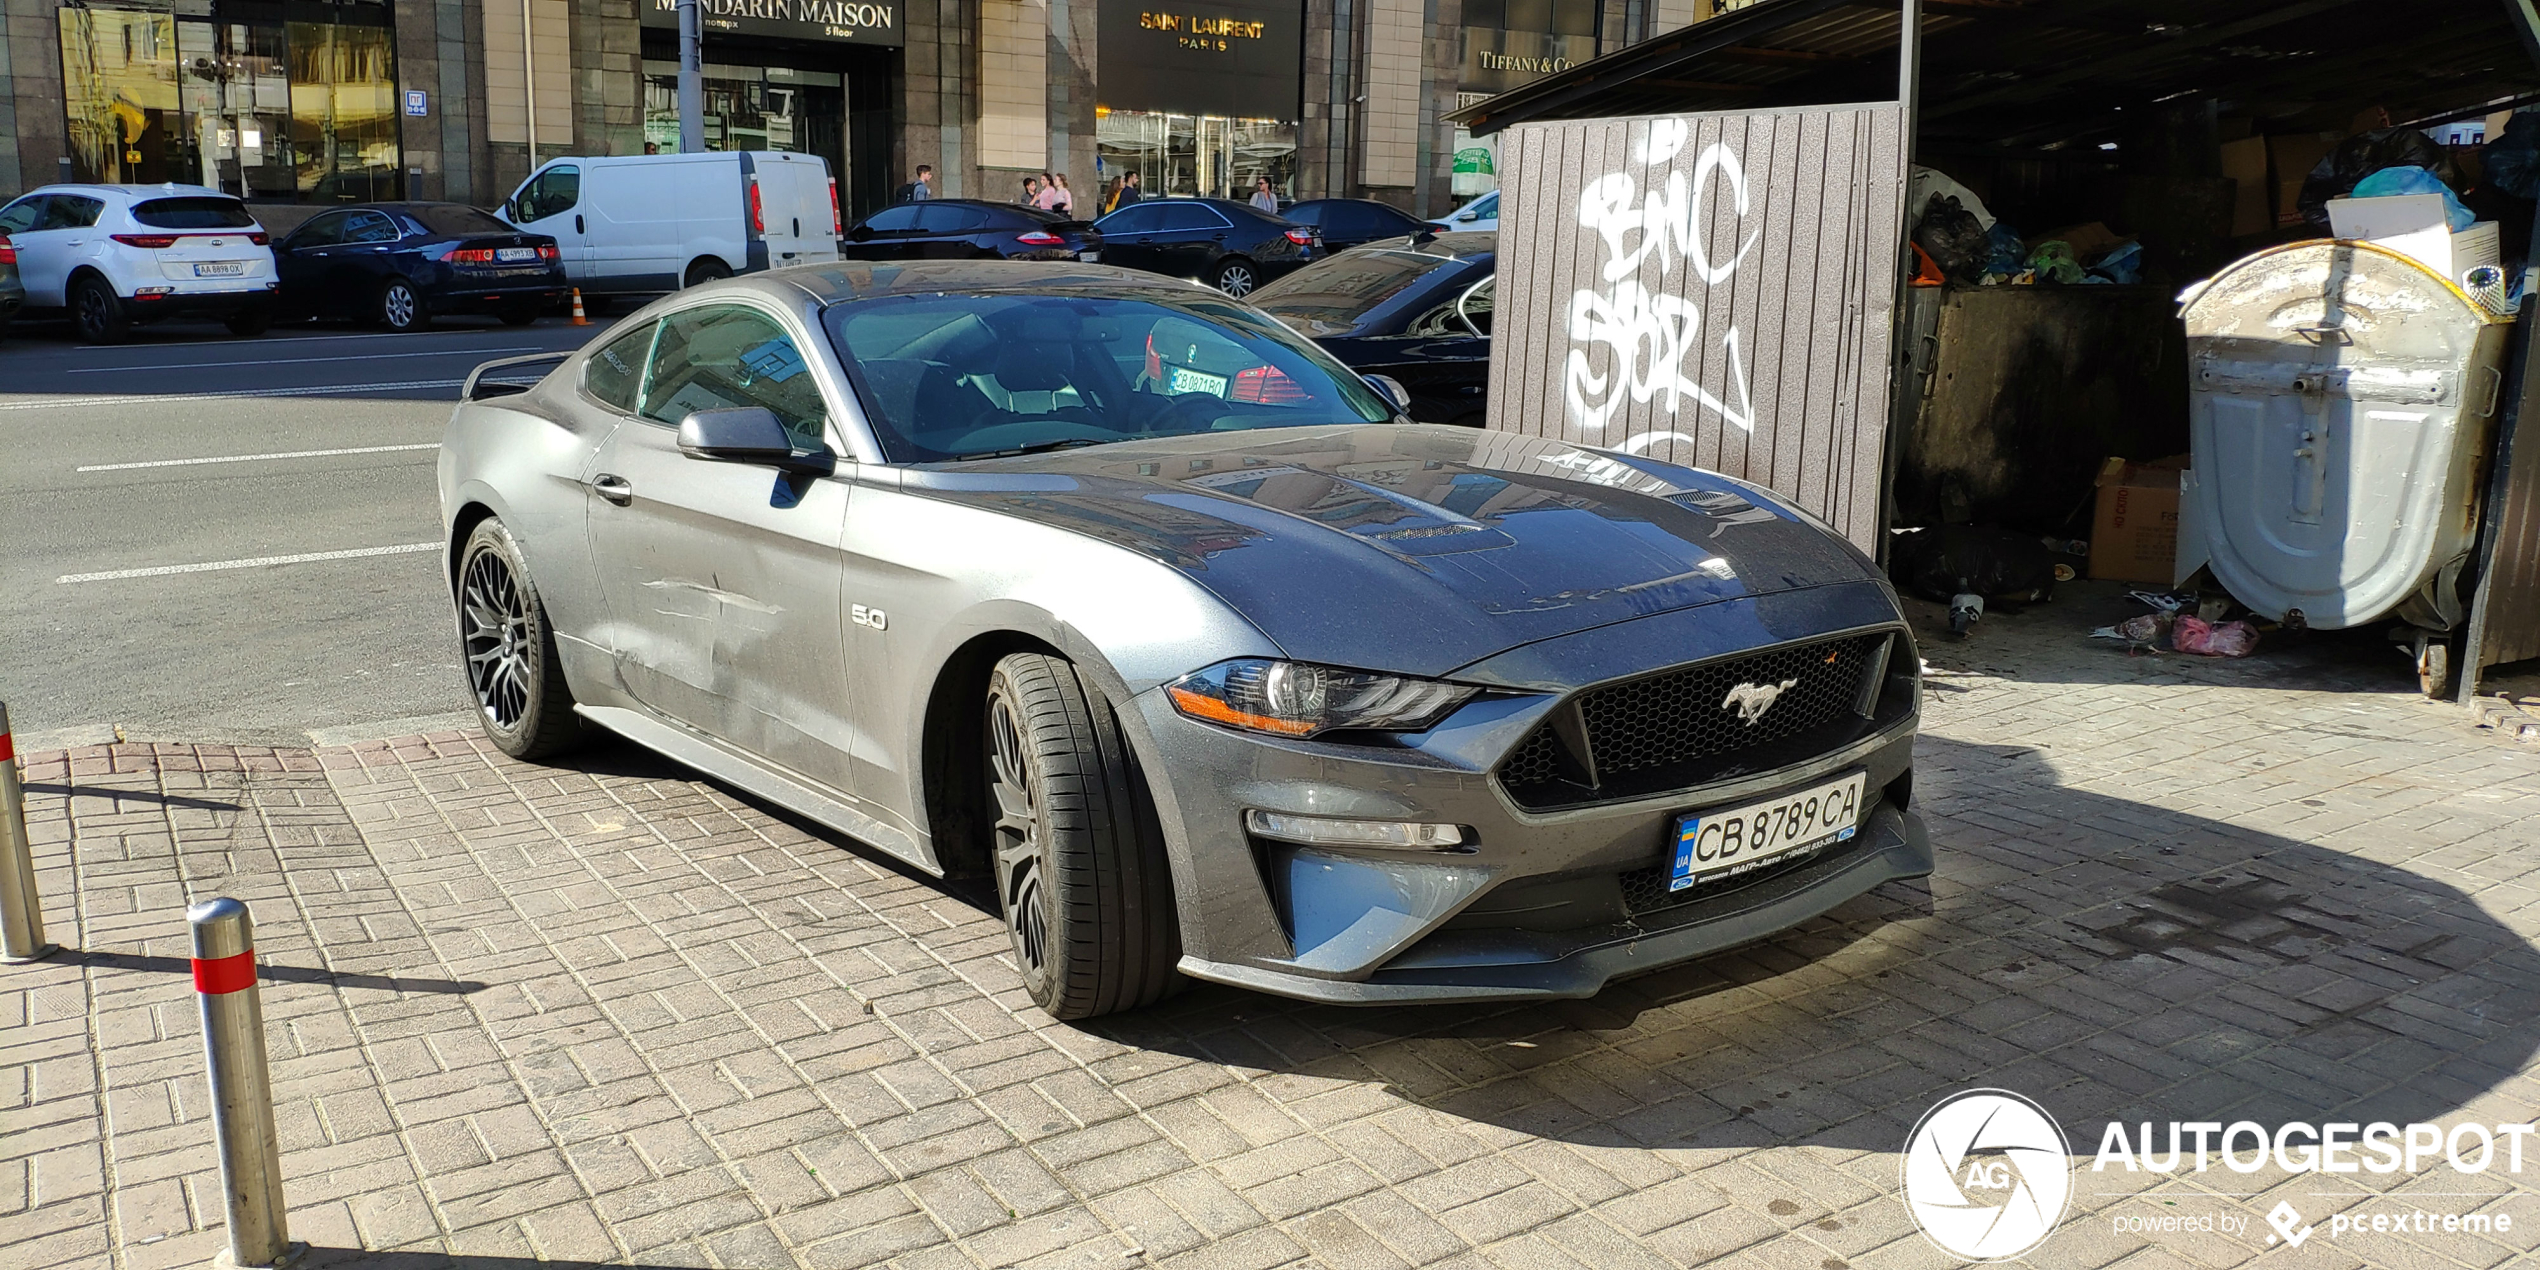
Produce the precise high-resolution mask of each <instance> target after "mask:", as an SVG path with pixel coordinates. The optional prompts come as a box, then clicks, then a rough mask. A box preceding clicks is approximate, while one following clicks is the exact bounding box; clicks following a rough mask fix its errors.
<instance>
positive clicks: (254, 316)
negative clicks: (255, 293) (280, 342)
mask: <svg viewBox="0 0 2540 1270" xmlns="http://www.w3.org/2000/svg"><path fill="white" fill-rule="evenodd" d="M221 325H223V326H226V327H228V328H229V333H230V334H232V335H235V336H237V337H238V338H240V339H242V340H251V339H254V338H256V337H257V336H259V335H262V334H264V333H265V331H266V329H267V328H269V327H271V326H272V325H273V310H272V309H271V308H268V307H266V306H264V305H261V304H260V305H257V306H256V307H255V308H252V309H241V310H239V311H238V312H236V313H232V314H230V315H229V316H228V317H226V318H223V319H221Z"/></svg>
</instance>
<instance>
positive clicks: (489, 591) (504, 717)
mask: <svg viewBox="0 0 2540 1270" xmlns="http://www.w3.org/2000/svg"><path fill="white" fill-rule="evenodd" d="M458 601H459V604H458V608H459V654H460V657H461V659H462V662H463V668H464V669H465V670H466V672H467V686H468V695H469V696H470V698H472V699H473V700H474V701H475V702H476V709H477V716H478V720H479V722H481V723H482V724H483V725H484V728H485V735H486V737H487V738H488V739H490V740H492V741H493V742H494V748H496V749H499V750H501V751H502V752H503V753H505V754H509V755H511V756H512V757H513V758H521V759H534V758H544V757H546V756H548V755H551V754H558V753H562V752H563V751H565V750H568V749H571V748H573V747H574V746H575V745H577V744H579V743H580V742H581V740H582V735H583V734H582V717H581V716H580V715H577V714H575V713H574V712H573V690H572V689H571V688H569V687H567V686H566V684H565V681H564V667H563V666H562V665H561V664H560V663H559V661H558V658H557V656H556V635H555V631H554V630H553V629H552V628H550V627H549V626H548V624H547V606H546V605H545V604H544V603H542V602H541V601H540V600H539V598H538V586H537V584H536V583H534V582H532V581H530V580H529V569H528V566H527V565H526V564H525V563H524V562H523V561H522V559H521V554H520V545H519V544H518V543H516V542H514V541H513V540H512V535H511V531H510V530H509V529H506V528H504V527H503V522H501V521H499V520H493V519H490V518H489V519H487V520H485V521H483V522H481V523H479V524H478V525H477V526H476V529H475V531H474V532H473V533H470V534H469V535H468V538H467V546H466V547H464V548H463V549H461V550H460V552H459V595H458Z"/></svg>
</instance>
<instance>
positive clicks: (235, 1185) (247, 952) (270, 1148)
mask: <svg viewBox="0 0 2540 1270" xmlns="http://www.w3.org/2000/svg"><path fill="white" fill-rule="evenodd" d="M185 920H186V922H187V924H189V925H191V926H192V927H193V928H194V991H195V992H197V993H198V994H200V995H201V997H202V1001H203V1058H204V1061H205V1064H206V1065H207V1066H208V1068H209V1069H210V1073H211V1080H212V1135H213V1137H214V1138H215V1139H216V1140H217V1142H218V1143H219V1146H220V1181H221V1193H222V1197H223V1199H225V1200H226V1201H227V1203H228V1205H229V1256H228V1258H227V1263H228V1264H233V1265H237V1266H242V1267H244V1266H282V1265H288V1264H289V1263H290V1262H291V1261H292V1260H293V1259H294V1258H296V1257H298V1256H299V1254H300V1252H301V1251H302V1245H299V1244H294V1243H292V1242H291V1232H290V1229H289V1225H288V1223H287V1221H286V1219H285V1217H286V1215H285V1213H284V1211H283V1204H282V1148H281V1145H280V1142H279V1140H278V1139H277V1138H276V1136H275V1134H274V1129H273V1083H272V1081H271V1080H270V1079H269V1078H268V1077H267V1075H266V1073H265V1015H264V1010H263V1009H262V1008H261V1007H260V1006H259V1005H258V1004H257V1002H256V930H255V922H254V920H253V919H252V918H250V917H248V915H247V906H246V905H244V904H241V903H239V902H238V901H236V900H233V899H226V898H224V899H213V900H204V901H203V902H201V903H199V904H196V905H194V906H193V907H191V908H188V909H186V910H185Z"/></svg>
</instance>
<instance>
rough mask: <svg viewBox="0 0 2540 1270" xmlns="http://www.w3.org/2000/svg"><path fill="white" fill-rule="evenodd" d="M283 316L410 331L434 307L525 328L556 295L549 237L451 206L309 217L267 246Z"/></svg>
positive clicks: (345, 210)
mask: <svg viewBox="0 0 2540 1270" xmlns="http://www.w3.org/2000/svg"><path fill="white" fill-rule="evenodd" d="M273 255H274V263H275V264H276V265H278V266H279V267H280V268H281V270H282V292H281V295H280V297H279V299H278V300H277V303H278V304H279V305H280V307H281V310H282V313H283V315H284V316H288V317H350V318H354V319H357V320H366V321H369V322H372V323H375V324H377V325H380V326H384V327H387V328H388V329H389V330H392V331H412V330H418V329H420V328H422V327H424V326H428V325H430V324H431V322H432V319H433V318H434V317H435V316H437V315H440V314H444V313H490V314H493V315H494V316H496V317H498V318H501V319H502V320H503V322H504V324H506V325H509V326H527V325H528V324H530V323H531V322H535V321H537V320H538V315H539V314H541V313H545V312H547V311H548V310H550V309H552V308H553V307H555V305H556V304H557V303H558V302H560V301H561V300H563V299H564V296H565V291H566V287H567V284H566V282H565V276H564V261H563V259H562V258H561V257H560V256H559V255H558V253H557V251H556V240H555V239H553V238H550V237H548V236H547V235H545V234H525V233H522V232H521V231H519V230H517V229H514V228H512V227H511V226H509V225H506V224H504V223H503V222H502V221H499V220H497V219H495V218H494V217H493V215H492V214H490V213H487V212H481V211H478V210H477V209H475V208H473V207H469V206H466V205H465V204H461V203H364V204H361V205H358V206H354V207H339V208H334V209H331V210H328V211H323V212H320V213H318V214H317V215H315V216H312V217H310V218H309V219H308V221H307V222H306V223H304V224H302V225H301V226H300V227H299V228H298V229H295V230H293V231H291V234H290V236H289V237H287V238H284V239H283V240H282V241H280V242H278V243H275V244H274V245H273Z"/></svg>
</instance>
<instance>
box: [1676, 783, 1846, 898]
mask: <svg viewBox="0 0 2540 1270" xmlns="http://www.w3.org/2000/svg"><path fill="white" fill-rule="evenodd" d="M1864 779H1865V776H1864V774H1863V773H1861V772H1853V773H1851V774H1849V775H1845V776H1839V777H1836V778H1835V779H1833V780H1831V781H1828V782H1826V783H1825V784H1823V785H1819V786H1817V787H1816V788H1814V789H1809V790H1804V791H1802V792H1800V793H1796V794H1784V795H1782V796H1780V797H1778V798H1767V799H1765V800H1764V801H1762V802H1760V803H1748V804H1747V805H1745V806H1743V807H1732V808H1730V809H1728V810H1726V811H1698V812H1694V813H1692V814H1690V815H1685V816H1679V817H1677V818H1676V858H1675V867H1674V868H1673V869H1672V870H1671V871H1670V872H1669V875H1668V879H1667V889H1668V890H1670V891H1681V890H1683V889H1685V888H1686V887H1688V886H1691V885H1693V884H1694V883H1696V882H1708V881H1712V880H1713V879H1716V878H1724V877H1728V876H1730V875H1732V874H1737V873H1744V872H1746V871H1747V870H1749V869H1754V868H1760V867H1762V866H1763V865H1766V864H1770V863H1772V862H1774V861H1776V860H1779V859H1783V858H1786V857H1788V856H1790V855H1791V854H1793V853H1795V852H1804V851H1812V850H1815V849H1816V848H1818V847H1822V846H1825V845H1827V844H1828V843H1835V842H1844V841H1847V840H1849V839H1850V838H1851V837H1852V835H1853V834H1855V833H1858V832H1859V831H1860V820H1861V784H1862V781H1863V780H1864Z"/></svg>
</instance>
